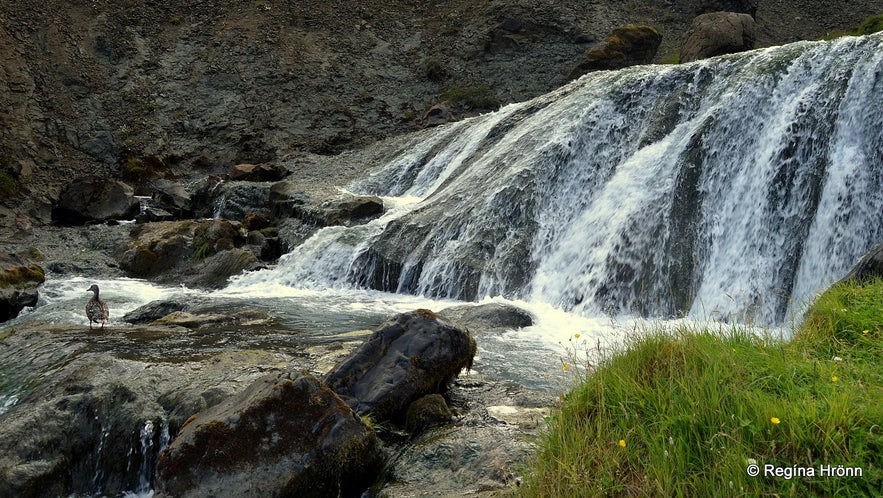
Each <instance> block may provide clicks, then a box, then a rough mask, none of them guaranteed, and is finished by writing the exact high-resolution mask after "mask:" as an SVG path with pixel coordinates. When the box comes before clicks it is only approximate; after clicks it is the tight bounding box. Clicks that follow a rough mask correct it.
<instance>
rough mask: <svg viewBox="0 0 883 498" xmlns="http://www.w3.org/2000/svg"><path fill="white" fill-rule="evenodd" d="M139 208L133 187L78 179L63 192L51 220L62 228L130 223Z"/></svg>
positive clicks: (108, 181) (87, 178) (97, 177)
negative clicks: (111, 221)
mask: <svg viewBox="0 0 883 498" xmlns="http://www.w3.org/2000/svg"><path fill="white" fill-rule="evenodd" d="M138 208H139V204H138V201H137V200H136V199H135V191H134V189H132V187H130V186H128V185H126V184H125V183H123V182H121V181H119V180H111V179H108V178H103V177H100V176H86V177H82V178H78V179H76V180H74V181H73V182H71V183H70V184H68V186H67V187H66V188H65V189H64V191H62V193H61V197H60V198H59V201H58V205H57V206H56V207H55V210H54V211H53V218H54V219H55V221H56V222H57V223H59V224H62V225H82V224H84V223H89V222H96V221H105V220H112V219H113V220H121V219H132V218H134V217H135V215H136V214H137V213H138Z"/></svg>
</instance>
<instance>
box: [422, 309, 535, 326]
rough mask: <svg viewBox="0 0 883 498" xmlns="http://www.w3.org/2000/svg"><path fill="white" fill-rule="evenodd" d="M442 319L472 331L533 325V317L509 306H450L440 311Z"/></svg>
mask: <svg viewBox="0 0 883 498" xmlns="http://www.w3.org/2000/svg"><path fill="white" fill-rule="evenodd" d="M438 315H439V316H440V317H441V318H442V319H444V320H447V321H449V322H452V323H456V324H458V325H461V326H464V327H469V328H472V329H497V328H508V329H517V328H523V327H530V326H531V325H533V315H531V314H530V313H528V312H527V311H525V310H523V309H521V308H518V307H517V306H512V305H511V304H498V303H490V304H480V305H478V306H473V305H468V304H467V305H464V306H452V307H450V308H445V309H443V310H441V311H440V312H439V314H438Z"/></svg>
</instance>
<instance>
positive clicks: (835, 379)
mask: <svg viewBox="0 0 883 498" xmlns="http://www.w3.org/2000/svg"><path fill="white" fill-rule="evenodd" d="M838 380H840V378H839V377H837V376H836V375H834V376H832V377H831V382H837V381H838Z"/></svg>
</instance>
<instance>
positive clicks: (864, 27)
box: [822, 14, 883, 40]
mask: <svg viewBox="0 0 883 498" xmlns="http://www.w3.org/2000/svg"><path fill="white" fill-rule="evenodd" d="M878 31H883V14H876V15H873V16H870V17H868V18H867V19H865V20H864V21H862V23H861V24H859V25H857V26H853V27H852V28H851V29H847V30H837V31H832V32H831V33H829V34H828V35H826V36H824V37H823V38H822V39H823V40H833V39H835V38H840V37H841V36H863V35H870V34H873V33H877V32H878Z"/></svg>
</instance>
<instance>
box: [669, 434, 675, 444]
mask: <svg viewBox="0 0 883 498" xmlns="http://www.w3.org/2000/svg"><path fill="white" fill-rule="evenodd" d="M668 445H669V446H674V445H675V440H674V438H673V437H671V436H668Z"/></svg>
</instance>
